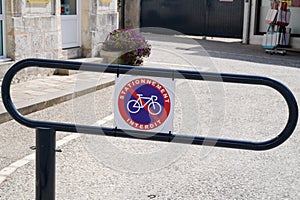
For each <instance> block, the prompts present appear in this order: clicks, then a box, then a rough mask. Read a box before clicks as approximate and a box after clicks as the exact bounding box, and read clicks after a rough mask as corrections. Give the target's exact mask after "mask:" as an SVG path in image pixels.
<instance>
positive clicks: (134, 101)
mask: <svg viewBox="0 0 300 200" xmlns="http://www.w3.org/2000/svg"><path fill="white" fill-rule="evenodd" d="M118 108H119V112H120V114H121V116H122V118H123V120H124V121H125V122H126V124H128V125H129V126H131V127H133V128H135V129H138V130H152V129H155V128H157V127H159V126H160V125H162V124H163V123H164V122H165V121H166V119H167V118H168V116H169V114H170V109H171V99H170V95H169V93H168V91H167V90H166V89H165V87H164V86H163V85H162V84H160V83H159V82H157V81H155V80H152V79H149V78H137V79H134V80H131V81H129V82H128V83H126V84H125V86H124V87H123V88H122V89H121V91H120V93H119V96H118Z"/></svg>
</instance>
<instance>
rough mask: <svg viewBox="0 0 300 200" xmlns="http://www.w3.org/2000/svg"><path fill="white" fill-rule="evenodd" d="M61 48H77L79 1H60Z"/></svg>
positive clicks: (78, 39) (78, 42) (78, 37)
mask: <svg viewBox="0 0 300 200" xmlns="http://www.w3.org/2000/svg"><path fill="white" fill-rule="evenodd" d="M60 2H61V31H62V48H63V49H66V48H74V47H79V46H80V45H81V44H80V12H79V6H80V0H61V1H60Z"/></svg>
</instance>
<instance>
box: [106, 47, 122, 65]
mask: <svg viewBox="0 0 300 200" xmlns="http://www.w3.org/2000/svg"><path fill="white" fill-rule="evenodd" d="M122 54H123V52H122V51H106V50H103V49H102V50H101V51H100V57H101V58H103V59H104V62H105V63H109V64H110V63H112V64H125V63H124V61H123V60H122V59H121V56H122Z"/></svg>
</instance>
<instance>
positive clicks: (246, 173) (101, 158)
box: [0, 41, 300, 200]
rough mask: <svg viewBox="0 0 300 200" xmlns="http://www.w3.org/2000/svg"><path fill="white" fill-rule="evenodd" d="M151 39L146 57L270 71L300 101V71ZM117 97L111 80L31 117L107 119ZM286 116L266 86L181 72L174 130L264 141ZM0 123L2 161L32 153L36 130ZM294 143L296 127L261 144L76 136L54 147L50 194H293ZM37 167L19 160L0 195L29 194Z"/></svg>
mask: <svg viewBox="0 0 300 200" xmlns="http://www.w3.org/2000/svg"><path fill="white" fill-rule="evenodd" d="M152 44H153V45H154V47H155V49H156V51H153V53H154V54H158V55H157V56H154V58H155V59H151V58H149V60H148V62H147V63H146V64H145V65H149V66H154V65H155V66H159V67H172V68H178V66H179V64H180V65H184V66H185V67H186V68H188V69H200V70H204V71H221V72H226V73H243V74H256V75H262V76H268V77H271V78H274V79H277V80H279V81H281V82H283V83H284V84H285V85H287V86H288V87H289V88H290V89H291V91H292V92H293V93H294V94H295V96H296V97H297V99H298V101H299V99H300V89H299V85H300V71H299V69H296V68H290V67H284V66H278V65H269V64H261V63H255V62H245V61H240V60H229V59H224V58H216V57H209V58H207V57H206V56H205V55H201V56H199V55H196V53H195V52H193V51H191V50H186V48H185V47H191V46H193V45H194V44H184V45H183V44H181V45H180V46H181V47H184V49H185V50H182V49H178V46H179V43H175V42H173V43H162V42H160V43H156V42H155V41H152ZM182 55H184V56H182ZM191 63H192V64H191ZM194 63H197V65H195V64H194ZM207 63H209V65H208V64H207ZM193 64H194V65H193ZM195 66H197V67H195ZM113 95H114V88H113V87H109V88H106V89H103V90H100V91H98V92H96V93H92V94H89V95H86V96H83V97H80V98H77V99H74V100H72V101H69V102H65V103H62V104H59V105H57V106H53V107H51V108H48V109H45V110H43V111H39V112H36V113H33V114H31V115H29V117H30V118H34V119H40V120H41V119H42V120H54V121H64V122H71V123H78V124H79V123H80V124H95V123H98V124H101V125H103V126H111V127H112V126H113V116H112V115H111V114H112V113H113V103H112V101H113ZM99 120H100V121H99ZM286 120H287V108H286V105H285V103H284V101H283V99H282V98H281V97H280V95H278V94H277V93H276V92H274V91H273V90H272V89H269V88H266V87H257V86H245V85H237V84H220V83H217V84H216V83H212V82H209V83H208V82H195V81H185V80H182V81H179V80H178V81H177V83H176V104H175V114H174V131H175V132H176V133H181V134H192V135H208V136H216V137H223V138H237V139H247V140H248V139H249V140H265V139H267V138H271V137H274V136H276V135H277V133H279V132H280V131H281V130H282V128H283V127H284V125H285V123H286ZM0 130H1V136H0V137H1V139H2V138H3V140H2V144H1V145H2V146H1V152H0V155H1V156H0V159H1V162H0V167H1V169H2V168H4V167H6V166H8V165H9V164H10V163H12V162H14V161H17V160H19V159H22V158H23V157H25V156H27V155H29V154H32V153H33V151H32V150H30V149H29V147H30V146H34V140H35V138H34V137H35V135H34V130H31V129H28V128H24V127H21V126H20V125H18V124H16V123H15V122H13V121H11V122H8V123H4V124H1V125H0ZM66 136H70V134H68V133H58V136H57V137H58V140H61V139H62V138H63V137H66ZM299 142H300V131H299V128H297V129H296V130H295V132H294V134H293V135H292V136H291V138H289V139H288V141H287V142H285V143H284V144H283V145H281V146H279V147H277V148H275V149H272V150H268V151H263V152H253V151H246V150H236V149H224V148H214V147H204V146H192V145H178V144H173V143H159V142H150V141H141V140H130V139H122V138H107V137H103V136H102V137H101V136H87V135H80V136H78V137H74V138H71V139H70V140H68V142H66V143H64V144H63V145H61V146H60V147H59V148H61V149H62V153H57V171H56V173H57V175H56V176H57V177H56V178H57V179H56V180H57V182H56V192H57V193H56V197H57V199H299V198H300V161H299V153H300V147H299ZM34 174H35V171H34V162H32V161H30V162H28V163H27V164H25V165H23V166H21V167H19V168H18V169H17V170H16V171H15V172H13V173H11V175H10V176H9V177H8V178H7V179H6V180H5V181H4V182H3V183H2V184H0V199H5V200H6V199H34V197H35V196H34V188H35V186H34V185H35V180H34Z"/></svg>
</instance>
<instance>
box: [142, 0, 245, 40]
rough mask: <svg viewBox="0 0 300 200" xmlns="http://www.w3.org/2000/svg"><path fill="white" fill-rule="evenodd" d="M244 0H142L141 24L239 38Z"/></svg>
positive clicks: (240, 35) (186, 32) (188, 32)
mask: <svg viewBox="0 0 300 200" xmlns="http://www.w3.org/2000/svg"><path fill="white" fill-rule="evenodd" d="M243 16H244V0H188V1H187V0H141V16H140V17H141V27H163V28H168V29H172V30H176V31H179V32H182V33H184V34H192V35H207V36H220V37H234V38H242V32H243Z"/></svg>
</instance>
